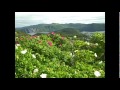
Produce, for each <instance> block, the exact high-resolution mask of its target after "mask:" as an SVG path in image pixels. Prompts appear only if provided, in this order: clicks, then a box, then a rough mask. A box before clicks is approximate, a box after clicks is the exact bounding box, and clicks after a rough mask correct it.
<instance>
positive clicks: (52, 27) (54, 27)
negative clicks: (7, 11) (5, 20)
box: [16, 23, 105, 33]
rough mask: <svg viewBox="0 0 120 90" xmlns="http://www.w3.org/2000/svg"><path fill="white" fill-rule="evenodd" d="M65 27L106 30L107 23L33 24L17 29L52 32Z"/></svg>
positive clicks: (92, 30)
mask: <svg viewBox="0 0 120 90" xmlns="http://www.w3.org/2000/svg"><path fill="white" fill-rule="evenodd" d="M65 28H74V29H77V30H79V31H81V32H82V31H89V32H94V31H105V24H97V23H93V24H80V23H69V24H57V23H53V24H38V25H31V26H26V27H22V28H16V30H21V31H23V32H26V33H33V32H34V33H40V32H52V31H58V30H59V31H60V30H62V29H65Z"/></svg>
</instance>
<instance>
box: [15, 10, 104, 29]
mask: <svg viewBox="0 0 120 90" xmlns="http://www.w3.org/2000/svg"><path fill="white" fill-rule="evenodd" d="M43 23H44V24H50V23H62V24H64V23H84V24H89V23H105V12H15V28H16V27H24V26H30V25H37V24H43Z"/></svg>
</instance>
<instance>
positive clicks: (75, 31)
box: [54, 28, 80, 35]
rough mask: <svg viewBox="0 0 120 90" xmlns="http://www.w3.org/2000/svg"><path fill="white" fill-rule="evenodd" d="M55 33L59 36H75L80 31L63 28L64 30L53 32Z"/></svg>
mask: <svg viewBox="0 0 120 90" xmlns="http://www.w3.org/2000/svg"><path fill="white" fill-rule="evenodd" d="M54 32H55V33H60V34H64V35H67V34H69V35H77V34H80V31H79V30H78V29H75V28H64V29H61V30H57V31H54Z"/></svg>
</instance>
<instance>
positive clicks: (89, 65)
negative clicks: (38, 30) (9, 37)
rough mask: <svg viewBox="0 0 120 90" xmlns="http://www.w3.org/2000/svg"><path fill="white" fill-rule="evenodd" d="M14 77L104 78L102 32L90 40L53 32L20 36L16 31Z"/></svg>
mask: <svg viewBox="0 0 120 90" xmlns="http://www.w3.org/2000/svg"><path fill="white" fill-rule="evenodd" d="M15 35H16V37H15V42H16V43H15V78H104V77H105V58H104V52H105V35H104V34H102V33H94V34H93V35H92V36H91V37H90V40H89V42H88V41H83V40H80V38H78V37H77V36H73V37H65V36H61V35H60V34H56V33H54V32H52V33H49V34H47V35H39V36H27V35H24V36H19V35H18V33H17V32H15Z"/></svg>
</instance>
